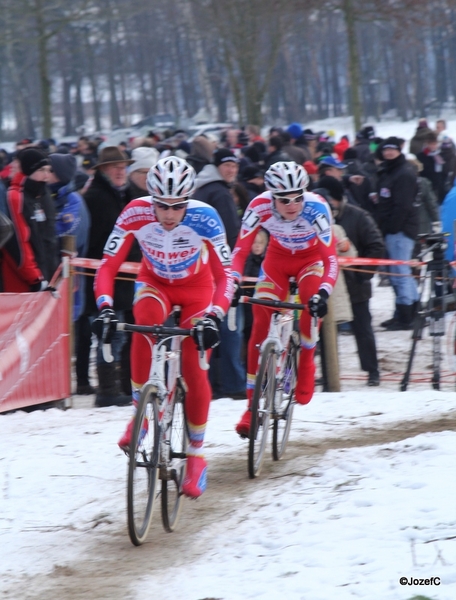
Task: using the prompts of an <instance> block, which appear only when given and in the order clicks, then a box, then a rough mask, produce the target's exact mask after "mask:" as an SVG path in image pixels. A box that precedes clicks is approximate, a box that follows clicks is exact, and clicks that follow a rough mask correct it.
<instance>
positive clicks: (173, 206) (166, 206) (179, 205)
mask: <svg viewBox="0 0 456 600" xmlns="http://www.w3.org/2000/svg"><path fill="white" fill-rule="evenodd" d="M154 204H155V206H156V207H157V208H161V209H162V210H169V209H171V210H174V211H176V212H177V211H178V210H182V209H183V208H186V207H187V204H188V200H185V201H184V202H177V203H176V204H168V203H167V202H160V200H154Z"/></svg>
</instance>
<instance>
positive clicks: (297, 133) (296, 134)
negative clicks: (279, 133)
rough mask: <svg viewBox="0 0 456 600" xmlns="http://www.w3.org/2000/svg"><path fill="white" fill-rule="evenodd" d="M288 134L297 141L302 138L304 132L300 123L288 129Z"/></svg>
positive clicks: (293, 124)
mask: <svg viewBox="0 0 456 600" xmlns="http://www.w3.org/2000/svg"><path fill="white" fill-rule="evenodd" d="M287 132H288V133H289V134H290V135H291V137H292V138H293V139H295V140H297V139H298V138H300V137H301V136H302V133H303V130H302V127H301V125H300V124H299V123H292V124H291V125H289V126H288V127H287Z"/></svg>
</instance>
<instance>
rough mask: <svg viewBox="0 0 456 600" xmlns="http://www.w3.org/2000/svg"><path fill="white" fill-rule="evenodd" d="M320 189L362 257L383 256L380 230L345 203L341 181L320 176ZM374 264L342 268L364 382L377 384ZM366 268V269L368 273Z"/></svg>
mask: <svg viewBox="0 0 456 600" xmlns="http://www.w3.org/2000/svg"><path fill="white" fill-rule="evenodd" d="M319 183H320V185H321V188H319V189H317V190H314V191H315V192H316V193H319V192H320V190H323V194H324V191H325V190H326V191H327V193H326V194H324V196H325V197H326V199H327V201H328V202H329V204H330V206H331V210H332V213H333V217H334V220H335V222H336V223H337V224H338V225H341V226H342V227H343V228H344V230H345V233H346V235H347V237H348V239H349V240H350V241H351V243H352V244H353V245H354V247H355V248H356V250H357V252H358V256H359V257H361V258H382V256H383V253H384V250H385V246H384V243H383V238H382V234H381V232H380V230H379V229H378V227H377V225H376V224H375V221H374V220H373V218H372V217H371V216H370V215H369V213H368V212H367V211H365V210H363V209H361V208H359V207H358V206H353V205H351V204H348V202H347V198H346V196H345V195H344V189H343V186H342V184H341V182H340V181H337V179H335V178H334V177H328V176H326V177H322V178H321V179H320V182H319ZM374 270H375V268H374V267H369V268H368V269H363V270H361V269H358V270H344V271H343V274H344V277H345V283H346V284H347V290H348V293H349V296H350V301H351V305H352V311H353V321H352V329H353V333H354V335H355V340H356V346H357V349H358V356H359V360H360V363H361V368H362V370H363V371H366V372H367V373H368V379H367V384H368V385H369V386H377V385H379V383H380V373H379V368H378V360H377V348H376V344H375V336H374V331H373V329H372V317H371V314H370V311H369V299H370V298H371V296H372V287H371V279H372V277H373V271H374ZM367 271H369V272H367Z"/></svg>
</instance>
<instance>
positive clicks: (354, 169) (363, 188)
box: [343, 158, 374, 213]
mask: <svg viewBox="0 0 456 600" xmlns="http://www.w3.org/2000/svg"><path fill="white" fill-rule="evenodd" d="M345 163H346V165H347V174H346V175H344V178H343V181H344V185H345V187H346V189H347V190H348V191H349V192H350V193H351V195H352V197H353V200H354V201H355V203H356V204H357V205H358V206H360V207H361V208H364V210H367V211H368V212H370V213H373V212H374V205H373V204H372V201H371V200H370V198H369V195H370V194H371V192H372V191H373V190H372V187H371V183H370V179H369V176H368V174H367V173H366V172H365V171H364V170H363V167H362V164H361V162H360V161H359V160H358V159H357V158H350V159H348V160H346V161H345ZM352 175H362V176H363V177H364V181H363V182H362V183H361V184H357V183H352V182H351V181H350V177H351V176H352Z"/></svg>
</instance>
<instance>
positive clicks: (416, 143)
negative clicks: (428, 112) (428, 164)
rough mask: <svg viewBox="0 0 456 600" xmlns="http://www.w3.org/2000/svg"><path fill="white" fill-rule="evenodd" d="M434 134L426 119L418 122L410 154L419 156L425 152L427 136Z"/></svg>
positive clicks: (410, 146) (411, 142)
mask: <svg viewBox="0 0 456 600" xmlns="http://www.w3.org/2000/svg"><path fill="white" fill-rule="evenodd" d="M430 133H432V129H431V128H430V127H429V125H428V122H427V120H426V119H420V120H419V121H418V125H417V128H416V130H415V133H414V135H413V137H412V139H411V140H410V144H409V152H410V154H414V155H415V156H418V154H419V153H420V152H421V151H422V150H423V148H424V145H425V143H426V138H427V136H428V135H429V134H430Z"/></svg>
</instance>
